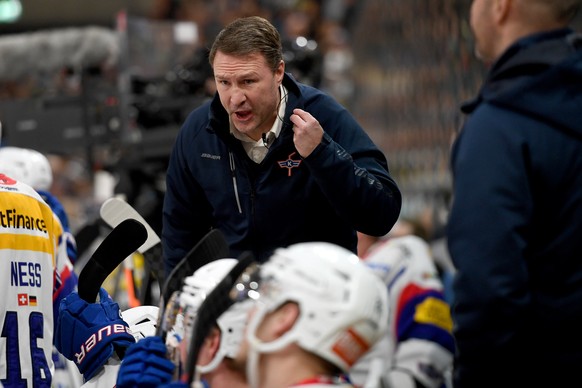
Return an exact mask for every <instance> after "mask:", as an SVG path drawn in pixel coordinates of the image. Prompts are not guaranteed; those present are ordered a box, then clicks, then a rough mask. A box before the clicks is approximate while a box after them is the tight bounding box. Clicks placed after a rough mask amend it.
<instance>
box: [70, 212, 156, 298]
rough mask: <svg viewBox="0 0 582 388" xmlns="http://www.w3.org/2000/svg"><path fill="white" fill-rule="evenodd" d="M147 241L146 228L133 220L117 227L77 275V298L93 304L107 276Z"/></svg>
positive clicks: (123, 222) (128, 220)
mask: <svg viewBox="0 0 582 388" xmlns="http://www.w3.org/2000/svg"><path fill="white" fill-rule="evenodd" d="M146 239H147V231H146V228H145V227H144V226H143V225H142V224H141V223H140V222H139V221H136V220H133V219H127V220H125V221H122V222H121V223H119V225H117V226H116V227H115V228H114V229H113V230H112V231H111V232H110V233H109V234H108V235H107V236H106V237H105V238H104V239H103V241H102V242H101V244H100V245H99V246H98V247H97V249H96V250H95V252H93V255H92V256H91V258H89V261H87V264H85V266H84V267H83V269H82V270H81V273H80V274H79V285H78V292H79V297H80V298H81V299H83V300H85V301H87V302H90V303H93V302H95V300H96V299H97V295H98V293H99V289H100V288H101V285H102V284H103V281H104V280H105V279H106V278H107V276H109V274H110V273H111V272H112V271H113V270H114V269H115V268H116V267H117V266H118V265H119V264H120V263H121V262H122V261H123V260H124V259H125V258H126V257H127V256H129V255H130V254H132V253H133V252H135V251H136V249H137V248H139V247H140V246H141V245H142V244H143V243H144V241H146Z"/></svg>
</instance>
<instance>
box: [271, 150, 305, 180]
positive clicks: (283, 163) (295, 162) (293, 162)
mask: <svg viewBox="0 0 582 388" xmlns="http://www.w3.org/2000/svg"><path fill="white" fill-rule="evenodd" d="M296 153H297V152H293V153H291V154H289V156H288V157H287V160H279V161H278V162H277V163H278V164H279V167H281V168H286V169H287V176H291V170H292V169H293V168H295V167H299V165H300V164H301V159H292V156H293V155H295V154H296Z"/></svg>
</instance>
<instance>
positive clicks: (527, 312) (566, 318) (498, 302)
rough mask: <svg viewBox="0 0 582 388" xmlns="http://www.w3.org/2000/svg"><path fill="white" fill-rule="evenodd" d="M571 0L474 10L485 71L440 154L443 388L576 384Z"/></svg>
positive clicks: (579, 161)
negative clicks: (446, 204)
mask: <svg viewBox="0 0 582 388" xmlns="http://www.w3.org/2000/svg"><path fill="white" fill-rule="evenodd" d="M580 3H581V1H580V0H499V1H490V0H474V1H473V3H472V8H471V19H470V20H471V27H472V30H473V33H474V35H475V40H476V51H477V54H478V56H479V57H480V58H481V59H482V60H483V61H485V62H486V63H488V64H490V65H491V67H490V69H489V73H488V75H487V78H486V79H485V82H484V84H483V86H482V88H481V90H480V92H479V94H478V96H477V97H476V98H475V99H474V101H472V102H470V103H468V104H466V105H464V106H463V108H462V110H463V111H464V112H465V113H467V114H470V116H469V117H468V119H467V121H466V123H465V124H464V127H463V128H462V130H461V133H460V135H459V137H458V138H457V139H456V142H455V144H454V146H453V150H452V169H453V174H454V198H453V203H452V209H451V213H450V218H449V223H448V245H449V250H450V253H451V256H452V259H453V261H454V264H455V267H456V269H457V272H456V276H455V282H454V304H453V321H454V335H455V338H456V343H457V346H458V352H457V358H456V365H455V376H454V380H455V386H456V387H459V388H464V387H471V388H475V387H518V386H519V387H533V386H536V387H543V386H545V387H549V386H552V387H561V386H570V385H571V384H574V385H576V384H577V383H574V381H577V380H578V379H579V370H578V368H579V366H580V365H582V330H580V328H581V327H582V260H581V252H582V120H581V119H580V117H581V116H580V114H581V112H582V99H581V95H582V94H581V93H582V50H581V49H580V47H581V40H580V37H579V36H578V35H577V34H576V33H575V32H574V31H573V30H572V29H570V28H568V26H569V25H570V23H571V21H572V18H573V17H574V15H575V14H576V12H577V11H578V9H579V7H580Z"/></svg>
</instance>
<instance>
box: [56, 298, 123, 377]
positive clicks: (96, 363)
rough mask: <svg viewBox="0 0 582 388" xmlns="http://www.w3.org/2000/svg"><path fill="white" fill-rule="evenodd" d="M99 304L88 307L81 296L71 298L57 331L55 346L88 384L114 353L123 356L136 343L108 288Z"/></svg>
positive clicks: (63, 303) (63, 308)
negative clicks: (71, 362) (116, 352)
mask: <svg viewBox="0 0 582 388" xmlns="http://www.w3.org/2000/svg"><path fill="white" fill-rule="evenodd" d="M99 300H100V302H99V303H87V302H86V301H84V300H82V299H81V298H80V297H79V294H78V293H77V292H73V293H71V294H69V295H68V296H67V297H66V298H65V299H63V300H62V301H61V303H60V305H59V319H58V320H57V325H56V328H55V346H56V348H57V350H58V351H59V352H61V353H62V354H63V356H65V357H66V358H67V359H69V360H71V361H73V362H75V365H77V368H78V369H79V372H81V374H82V375H83V377H84V378H85V381H88V380H89V379H91V377H93V376H94V375H95V374H96V373H97V372H98V371H99V369H100V368H101V367H102V366H103V365H104V364H105V363H106V362H107V360H109V357H111V355H112V354H113V351H114V350H117V351H118V354H119V353H121V355H120V357H121V356H122V354H123V352H124V351H125V349H126V348H127V347H128V346H129V345H131V344H133V343H135V339H134V338H133V335H132V334H131V332H130V331H129V325H128V324H127V322H125V321H124V320H123V319H122V318H121V313H120V311H119V305H118V304H117V303H115V302H114V301H113V300H112V299H111V297H110V296H109V294H107V291H105V289H104V288H101V289H100V290H99Z"/></svg>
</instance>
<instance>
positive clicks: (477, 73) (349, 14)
mask: <svg viewBox="0 0 582 388" xmlns="http://www.w3.org/2000/svg"><path fill="white" fill-rule="evenodd" d="M10 2H13V0H0V8H1V7H2V6H3V5H5V4H2V3H10ZM19 3H20V4H21V5H22V11H23V12H22V15H21V16H20V17H19V18H18V19H17V20H15V21H13V22H3V23H1V24H0V52H1V53H2V55H0V121H2V124H3V139H2V144H3V145H17V146H25V147H32V148H37V149H39V150H41V151H43V152H47V153H49V154H50V155H51V162H53V167H54V168H55V178H56V179H55V183H54V185H53V191H54V192H55V193H56V194H57V195H59V196H60V198H62V199H63V202H64V203H65V206H66V207H67V210H68V211H69V213H70V214H71V218H72V226H73V229H74V230H80V229H81V228H83V226H84V225H86V224H87V223H89V222H91V221H92V220H94V219H95V217H96V216H97V209H98V207H99V205H100V203H101V202H102V201H103V200H104V198H105V197H107V195H109V194H110V192H111V191H115V192H123V193H125V194H126V195H127V196H128V198H129V199H130V201H131V202H132V203H133V204H134V205H135V206H136V207H137V208H138V209H139V210H140V212H141V213H142V214H144V215H146V216H148V217H149V218H148V219H149V220H150V221H151V222H152V223H156V225H157V222H158V221H159V217H158V216H159V202H160V199H161V198H162V196H163V172H164V170H165V165H166V158H167V155H168V152H169V150H170V147H171V144H172V141H173V138H174V136H175V134H176V131H177V130H178V128H179V125H180V124H181V122H182V120H183V119H184V117H185V115H186V114H187V113H188V112H189V111H190V110H191V109H192V108H193V107H195V106H196V105H197V104H199V103H200V101H202V100H203V99H205V98H208V96H209V95H211V93H212V85H211V83H210V84H209V83H208V82H207V81H208V77H209V75H210V73H209V68H208V64H207V63H206V59H205V57H204V55H205V49H206V48H207V47H208V46H209V44H210V42H212V39H213V38H214V36H215V34H216V33H217V32H218V31H219V30H220V28H221V27H222V26H224V25H225V24H226V23H228V22H229V21H230V20H232V19H233V18H235V17H238V16H244V15H251V14H258V15H262V16H265V17H267V18H269V19H270V20H272V21H273V22H274V23H275V25H276V26H277V27H278V28H279V30H280V31H281V33H282V35H283V37H284V39H285V55H286V61H287V63H288V68H289V69H290V70H291V71H292V72H293V73H294V74H295V75H296V76H297V77H298V78H300V79H301V80H303V81H305V82H307V83H311V84H314V85H315V86H318V87H320V88H321V89H323V90H325V91H327V92H328V93H330V94H332V95H333V96H334V97H336V98H337V99H338V100H339V101H341V102H342V103H343V104H344V105H345V106H346V107H348V109H350V110H351V112H352V113H353V114H354V115H355V116H356V118H357V119H358V120H359V121H360V122H361V123H362V125H363V126H364V128H365V129H366V130H367V131H368V133H369V134H370V136H371V137H372V138H373V139H374V140H375V141H376V142H377V144H378V145H379V146H380V147H381V148H382V150H383V151H384V152H385V153H386V155H387V158H388V160H389V165H390V169H391V172H392V173H393V175H394V176H395V177H396V179H397V181H398V184H399V185H400V187H401V189H402V191H403V194H404V207H403V212H402V216H403V217H405V218H409V219H414V220H416V221H418V222H419V223H422V225H423V227H424V228H425V230H426V231H427V236H428V237H429V238H430V239H436V238H438V237H440V236H442V230H443V226H444V223H445V222H446V216H447V208H448V204H449V201H450V188H451V177H450V173H449V166H448V161H449V147H450V145H451V141H452V139H453V138H454V136H455V132H456V130H457V128H458V127H459V125H460V123H461V120H462V117H461V116H460V114H459V104H460V103H461V102H462V101H464V100H465V99H467V98H470V97H471V96H472V95H473V94H474V93H475V92H476V91H477V89H478V87H479V85H480V83H481V80H482V78H483V74H484V71H485V69H484V67H483V66H482V65H481V64H480V63H479V61H477V60H476V59H475V57H474V56H473V44H472V37H471V33H470V30H469V26H468V9H469V6H470V1H468V0H328V1H324V0H322V1H315V0H311V1H309V0H302V1H299V0H297V1H293V0H270V1H269V0H264V1H258V0H254V1H253V0H238V1H235V0H219V1H211V0H206V1H204V0H198V1H196V0H141V1H140V0H133V1H118V0H100V1H98V2H97V1H95V2H93V1H91V2H79V1H76V0H40V1H39V0H22V1H20V2H19ZM41 3H42V4H41ZM575 25H576V26H580V18H578V19H577V21H576V24H575ZM112 177H113V179H112ZM120 178H123V179H120ZM119 182H122V184H120V183H119Z"/></svg>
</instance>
